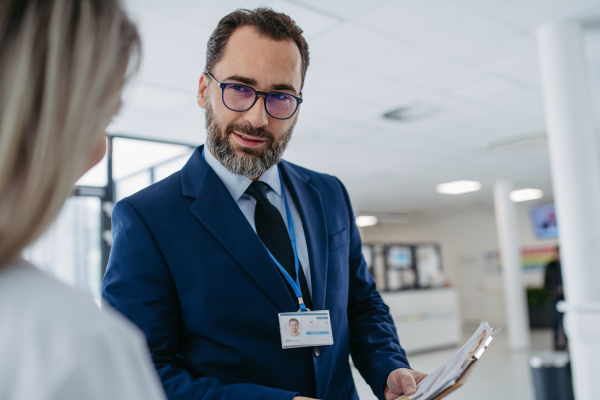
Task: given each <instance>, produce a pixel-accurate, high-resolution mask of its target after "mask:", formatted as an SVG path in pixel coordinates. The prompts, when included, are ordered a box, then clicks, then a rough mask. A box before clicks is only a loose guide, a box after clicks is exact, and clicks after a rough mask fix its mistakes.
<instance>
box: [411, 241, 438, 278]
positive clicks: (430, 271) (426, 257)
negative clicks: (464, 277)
mask: <svg viewBox="0 0 600 400" xmlns="http://www.w3.org/2000/svg"><path fill="white" fill-rule="evenodd" d="M415 253H416V258H417V275H418V276H419V287H421V288H426V287H441V286H443V285H444V280H445V279H444V275H443V274H442V260H441V255H440V247H439V246H438V245H437V244H435V243H424V244H420V245H417V246H416V250H415Z"/></svg>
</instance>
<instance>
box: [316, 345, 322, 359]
mask: <svg viewBox="0 0 600 400" xmlns="http://www.w3.org/2000/svg"><path fill="white" fill-rule="evenodd" d="M320 355H321V348H320V347H315V356H316V357H319V356H320Z"/></svg>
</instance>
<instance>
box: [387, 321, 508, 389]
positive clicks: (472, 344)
mask: <svg viewBox="0 0 600 400" xmlns="http://www.w3.org/2000/svg"><path fill="white" fill-rule="evenodd" d="M499 331H500V329H498V330H497V331H496V332H493V330H492V328H491V327H490V326H489V325H488V323H487V322H481V324H480V325H479V328H477V330H476V331H475V333H474V334H473V336H471V338H470V339H469V340H468V341H467V343H465V344H464V346H463V347H461V348H460V349H459V350H458V351H457V352H456V353H454V355H453V356H452V357H450V359H449V360H448V361H446V362H445V363H444V364H442V365H441V366H440V367H439V368H437V369H436V370H435V371H433V372H432V373H431V374H430V375H429V376H428V377H427V378H425V379H423V380H422V381H421V383H419V384H418V385H417V391H416V392H415V393H414V394H412V395H410V398H409V397H408V396H401V397H398V399H396V400H400V399H403V400H432V399H439V398H442V397H443V396H441V397H436V396H438V395H445V394H448V393H449V392H450V391H451V388H452V387H455V386H459V385H458V384H462V381H461V378H463V379H464V378H465V377H466V375H467V374H468V373H469V372H470V370H471V369H472V367H473V366H474V364H475V362H476V361H477V360H479V359H480V358H481V356H482V355H483V353H484V352H485V349H487V347H488V346H489V345H490V343H491V342H492V340H493V339H494V337H495V336H496V334H497V333H498V332H499Z"/></svg>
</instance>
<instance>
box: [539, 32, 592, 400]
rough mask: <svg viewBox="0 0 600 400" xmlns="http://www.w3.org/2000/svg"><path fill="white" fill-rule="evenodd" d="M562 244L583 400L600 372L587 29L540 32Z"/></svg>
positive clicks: (568, 326) (576, 378)
mask: <svg viewBox="0 0 600 400" xmlns="http://www.w3.org/2000/svg"><path fill="white" fill-rule="evenodd" d="M536 36H537V43H538V50H539V57H540V72H541V77H542V92H543V97H544V107H545V114H546V128H547V131H548V149H549V152H550V164H551V171H552V181H553V187H554V200H555V206H556V215H557V221H558V229H559V242H560V246H561V259H562V274H563V288H564V292H565V299H566V301H567V303H566V306H565V308H564V309H565V321H564V322H565V331H566V333H567V335H568V338H569V350H570V353H571V362H572V368H573V382H574V386H575V394H576V397H577V399H578V400H591V399H597V398H598V396H599V394H598V385H597V381H598V376H599V375H598V374H599V373H600V163H599V158H598V157H599V154H598V142H597V138H596V135H595V133H594V118H593V111H592V99H591V91H590V82H589V77H588V67H587V62H586V58H585V50H584V46H583V31H582V27H581V25H580V24H579V23H577V22H575V21H559V22H552V23H548V24H545V25H543V26H541V27H539V28H538V29H537V32H536Z"/></svg>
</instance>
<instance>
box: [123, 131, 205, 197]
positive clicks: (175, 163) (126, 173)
mask: <svg viewBox="0 0 600 400" xmlns="http://www.w3.org/2000/svg"><path fill="white" fill-rule="evenodd" d="M193 150H194V149H193V147H191V146H187V145H179V144H170V143H161V142H152V141H147V140H140V139H129V138H120V137H115V138H113V156H112V159H113V179H114V181H115V187H116V199H115V200H117V201H118V200H120V199H122V198H123V197H127V196H130V195H132V194H134V193H136V192H138V191H140V190H142V189H143V188H145V187H147V186H149V185H151V184H152V183H155V182H158V181H159V180H161V179H164V178H166V177H167V176H169V175H171V174H172V173H174V172H176V171H178V170H180V169H181V167H183V166H184V165H185V163H186V162H187V160H188V158H189V157H190V155H191V154H192V151H193Z"/></svg>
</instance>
